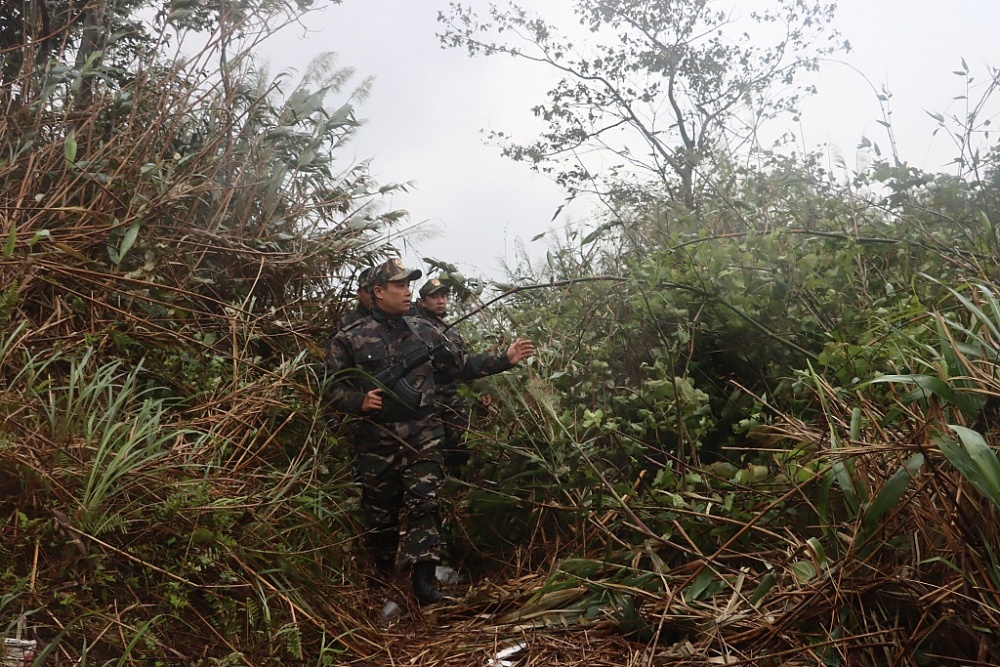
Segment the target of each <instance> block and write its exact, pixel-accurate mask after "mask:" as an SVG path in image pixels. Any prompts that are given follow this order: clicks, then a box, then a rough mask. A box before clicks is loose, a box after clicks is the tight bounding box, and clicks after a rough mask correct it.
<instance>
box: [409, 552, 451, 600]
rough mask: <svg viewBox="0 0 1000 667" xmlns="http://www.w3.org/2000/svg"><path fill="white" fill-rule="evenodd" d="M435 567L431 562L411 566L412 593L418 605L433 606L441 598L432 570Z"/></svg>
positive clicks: (426, 561) (435, 564)
mask: <svg viewBox="0 0 1000 667" xmlns="http://www.w3.org/2000/svg"><path fill="white" fill-rule="evenodd" d="M436 566H437V563H435V562H434V561H432V560H425V561H421V562H419V563H414V564H413V593H414V594H415V595H416V596H417V600H418V601H419V602H420V604H434V603H435V602H437V601H439V600H440V599H441V598H442V597H444V596H443V594H442V593H441V591H439V590H438V588H437V578H436V577H435V576H434V569H435V567H436Z"/></svg>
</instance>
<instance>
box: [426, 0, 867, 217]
mask: <svg viewBox="0 0 1000 667" xmlns="http://www.w3.org/2000/svg"><path fill="white" fill-rule="evenodd" d="M759 4H760V3H754V6H755V7H756V6H758V5H759ZM730 7H731V3H723V2H720V1H716V0H656V1H650V0H576V3H575V9H574V12H575V14H576V17H577V18H578V21H579V24H580V26H582V28H583V30H579V29H576V30H573V31H569V32H567V31H565V30H564V31H562V34H560V29H559V28H558V27H557V26H555V25H551V24H549V23H548V22H546V21H545V20H544V19H543V18H541V17H540V16H538V15H534V14H531V13H529V12H528V11H527V10H526V9H524V8H522V7H519V6H517V5H516V4H513V3H511V4H508V5H507V6H506V7H503V8H501V7H500V6H498V5H493V4H491V5H490V8H489V12H488V13H489V15H488V17H487V18H480V16H479V15H478V14H477V13H476V12H475V11H474V10H473V9H471V8H469V7H467V6H463V5H462V4H460V3H451V4H450V8H449V10H448V12H446V13H441V14H440V15H439V20H440V21H441V22H442V23H443V24H444V26H445V29H444V32H443V33H442V34H440V35H439V37H440V39H441V42H442V44H443V45H445V46H446V47H458V48H462V47H464V48H466V49H468V51H469V54H470V55H495V54H508V55H512V56H516V57H519V58H523V59H526V60H530V61H533V62H537V63H540V64H543V65H545V66H547V67H550V68H552V69H554V70H555V71H556V72H558V74H559V76H560V78H559V80H558V82H557V84H556V85H555V86H554V87H553V88H552V89H551V90H549V91H548V95H547V97H548V99H547V101H546V102H544V103H541V104H538V105H537V106H535V107H534V108H533V109H532V111H533V112H534V114H535V116H537V117H538V118H540V119H541V120H543V121H544V122H545V123H547V126H546V129H545V131H544V132H543V133H542V134H541V136H540V137H538V138H537V139H534V140H532V141H529V142H528V143H519V142H518V141H517V140H515V139H514V138H513V137H511V136H510V135H508V134H505V133H503V132H494V133H493V134H492V137H493V139H494V140H496V141H497V142H499V143H500V144H501V145H502V146H503V151H504V154H505V155H506V156H508V157H510V158H512V159H514V160H522V161H526V162H529V163H530V164H531V165H532V166H533V167H534V168H535V169H537V170H539V171H541V172H544V173H548V174H550V175H551V176H553V177H554V178H555V179H556V180H557V181H558V182H559V183H560V184H561V185H563V186H564V187H566V188H567V190H568V191H569V192H570V194H571V196H575V195H576V194H578V193H579V192H582V191H591V192H596V193H597V194H599V195H601V196H613V195H615V194H616V193H617V194H618V195H621V194H622V193H626V192H636V191H642V190H645V189H647V188H648V187H650V186H656V187H658V188H663V189H665V190H666V193H667V196H668V197H669V198H670V199H672V200H674V201H677V202H683V203H684V204H686V205H687V206H688V207H689V208H695V207H697V203H698V200H699V188H700V184H699V174H702V173H703V171H705V170H707V168H708V167H710V166H711V164H712V163H713V162H715V161H717V160H718V159H719V158H721V157H727V156H730V155H733V154H734V152H735V151H737V150H739V149H740V148H741V147H743V146H747V145H749V146H751V147H756V143H755V142H756V136H757V130H758V128H759V127H760V125H761V123H763V122H764V121H767V120H770V119H773V118H776V117H778V116H780V115H782V114H788V113H794V112H795V110H796V107H797V104H798V102H799V100H800V97H801V95H802V94H803V93H807V92H811V90H812V89H811V87H809V86H805V85H802V84H801V83H800V82H799V79H800V75H801V74H802V73H803V72H808V71H812V70H815V69H817V67H818V63H819V60H820V59H821V58H822V57H824V56H827V55H829V54H831V53H833V52H836V51H840V50H847V49H848V48H849V45H848V44H847V43H846V42H844V41H841V40H840V39H839V36H838V34H837V32H836V31H835V30H833V29H832V28H831V21H832V18H833V16H834V12H835V10H836V5H835V4H834V3H831V2H823V1H817V0H772V1H771V2H769V3H767V5H765V7H766V8H763V9H754V10H743V9H732V8H730ZM609 156H612V159H611V161H610V162H609V161H608V158H609Z"/></svg>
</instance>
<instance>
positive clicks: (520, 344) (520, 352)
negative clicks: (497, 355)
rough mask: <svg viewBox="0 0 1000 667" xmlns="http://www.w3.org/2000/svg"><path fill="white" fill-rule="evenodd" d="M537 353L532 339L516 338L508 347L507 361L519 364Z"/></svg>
mask: <svg viewBox="0 0 1000 667" xmlns="http://www.w3.org/2000/svg"><path fill="white" fill-rule="evenodd" d="M534 353H535V344H534V343H532V342H531V341H530V340H515V341H514V342H513V343H511V345H510V347H508V348H507V361H509V362H510V363H511V365H512V366H513V365H517V364H519V363H521V362H522V361H524V360H525V359H527V358H528V357H530V356H531V355H533V354H534Z"/></svg>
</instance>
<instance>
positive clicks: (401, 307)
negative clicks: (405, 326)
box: [374, 280, 410, 315]
mask: <svg viewBox="0 0 1000 667" xmlns="http://www.w3.org/2000/svg"><path fill="white" fill-rule="evenodd" d="M374 293H375V305H377V306H378V307H379V308H381V309H382V310H384V311H385V312H387V313H388V314H390V315H405V314H406V311H408V310H409V309H410V281H409V280H390V281H389V282H387V283H385V284H384V285H376V286H375V290H374Z"/></svg>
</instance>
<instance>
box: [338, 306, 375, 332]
mask: <svg viewBox="0 0 1000 667" xmlns="http://www.w3.org/2000/svg"><path fill="white" fill-rule="evenodd" d="M371 314H372V311H371V310H369V309H368V308H365V307H364V306H362V305H361V304H360V303H359V304H355V306H354V309H353V310H350V311H348V312H347V313H346V314H345V315H344V316H343V317H341V318H340V322H338V323H337V328H338V329H343V328H344V327H349V326H351V325H352V324H354V323H355V322H357V321H358V320H363V319H364V318H366V317H370V316H371Z"/></svg>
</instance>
